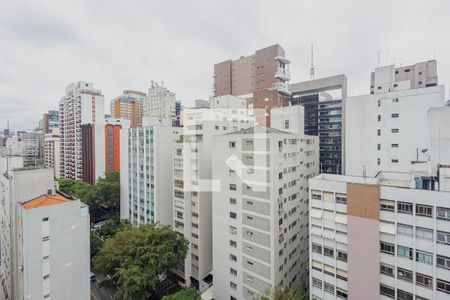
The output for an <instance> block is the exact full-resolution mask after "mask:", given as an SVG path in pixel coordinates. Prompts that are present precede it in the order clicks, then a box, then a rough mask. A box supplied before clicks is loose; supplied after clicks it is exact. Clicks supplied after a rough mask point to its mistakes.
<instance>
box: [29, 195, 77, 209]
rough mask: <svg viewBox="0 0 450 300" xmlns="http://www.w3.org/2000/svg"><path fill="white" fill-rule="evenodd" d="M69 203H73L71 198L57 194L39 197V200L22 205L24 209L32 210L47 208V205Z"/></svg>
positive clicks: (35, 199)
mask: <svg viewBox="0 0 450 300" xmlns="http://www.w3.org/2000/svg"><path fill="white" fill-rule="evenodd" d="M69 201H71V200H70V199H69V198H67V197H65V196H64V195H61V194H59V193H56V194H55V195H42V196H39V197H37V198H34V199H31V200H28V201H26V202H23V203H22V205H23V207H25V208H27V209H30V208H36V207H42V206H47V205H53V204H60V203H65V202H69Z"/></svg>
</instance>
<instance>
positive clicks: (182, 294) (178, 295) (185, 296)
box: [161, 289, 202, 300]
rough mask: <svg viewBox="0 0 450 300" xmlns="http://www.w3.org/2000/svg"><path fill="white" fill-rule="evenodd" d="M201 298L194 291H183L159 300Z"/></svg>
mask: <svg viewBox="0 0 450 300" xmlns="http://www.w3.org/2000/svg"><path fill="white" fill-rule="evenodd" d="M201 299H202V297H200V295H199V294H198V293H197V291H196V290H195V289H184V290H181V291H179V292H178V293H175V294H172V295H169V296H164V297H162V299H161V300H201Z"/></svg>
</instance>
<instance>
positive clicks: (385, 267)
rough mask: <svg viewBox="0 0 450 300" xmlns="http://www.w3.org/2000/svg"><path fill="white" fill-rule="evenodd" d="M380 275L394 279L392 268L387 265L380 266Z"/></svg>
mask: <svg viewBox="0 0 450 300" xmlns="http://www.w3.org/2000/svg"><path fill="white" fill-rule="evenodd" d="M380 273H381V274H385V275H388V276H391V277H394V267H393V266H391V265H387V264H383V263H382V264H380Z"/></svg>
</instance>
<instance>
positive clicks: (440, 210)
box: [436, 207, 450, 220]
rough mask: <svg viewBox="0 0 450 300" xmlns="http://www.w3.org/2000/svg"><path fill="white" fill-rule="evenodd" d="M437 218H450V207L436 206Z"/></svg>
mask: <svg viewBox="0 0 450 300" xmlns="http://www.w3.org/2000/svg"><path fill="white" fill-rule="evenodd" d="M436 214H437V218H438V219H441V220H450V208H447V207H437V208H436Z"/></svg>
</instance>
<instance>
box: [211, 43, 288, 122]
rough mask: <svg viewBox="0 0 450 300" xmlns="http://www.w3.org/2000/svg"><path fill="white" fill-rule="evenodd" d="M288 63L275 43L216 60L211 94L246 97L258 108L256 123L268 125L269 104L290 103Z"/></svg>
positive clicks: (270, 105)
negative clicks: (248, 52) (246, 54)
mask: <svg viewBox="0 0 450 300" xmlns="http://www.w3.org/2000/svg"><path fill="white" fill-rule="evenodd" d="M289 63H290V61H289V60H288V59H286V57H285V52H284V49H283V48H282V47H281V46H280V45H278V44H275V45H272V46H269V47H266V48H263V49H259V50H256V51H255V54H253V55H250V56H246V57H244V56H241V57H240V58H239V59H237V60H231V59H229V60H226V61H224V62H221V63H218V64H215V65H214V76H213V78H214V96H222V95H235V96H240V97H242V98H245V99H249V100H250V102H251V103H252V106H253V108H254V109H258V110H260V111H261V114H259V115H257V121H258V123H259V124H260V125H263V126H267V127H269V126H270V111H271V109H272V107H274V106H285V105H289V96H290V95H291V92H290V91H289V86H288V82H289V80H290V72H289Z"/></svg>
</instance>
